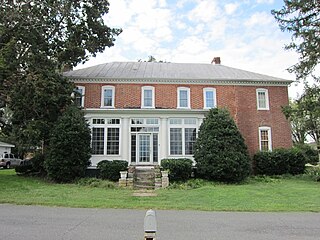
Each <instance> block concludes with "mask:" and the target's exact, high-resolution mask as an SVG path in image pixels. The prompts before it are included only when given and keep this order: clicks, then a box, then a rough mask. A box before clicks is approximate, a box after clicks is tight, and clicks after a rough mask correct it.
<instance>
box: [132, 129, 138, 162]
mask: <svg viewBox="0 0 320 240" xmlns="http://www.w3.org/2000/svg"><path fill="white" fill-rule="evenodd" d="M136 147H137V142H136V135H135V134H132V135H131V162H136V159H137V157H136V153H137V152H136Z"/></svg>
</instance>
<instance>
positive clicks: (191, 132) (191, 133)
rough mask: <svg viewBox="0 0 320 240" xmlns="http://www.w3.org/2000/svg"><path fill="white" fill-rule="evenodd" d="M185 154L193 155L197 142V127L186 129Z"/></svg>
mask: <svg viewBox="0 0 320 240" xmlns="http://www.w3.org/2000/svg"><path fill="white" fill-rule="evenodd" d="M184 135H185V154H186V155H192V154H193V150H194V144H195V142H196V137H197V133H196V128H186V129H185V134H184Z"/></svg>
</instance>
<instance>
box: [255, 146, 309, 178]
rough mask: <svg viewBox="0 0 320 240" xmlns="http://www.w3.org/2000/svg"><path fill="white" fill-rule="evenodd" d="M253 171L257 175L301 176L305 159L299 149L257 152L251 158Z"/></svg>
mask: <svg viewBox="0 0 320 240" xmlns="http://www.w3.org/2000/svg"><path fill="white" fill-rule="evenodd" d="M253 161H254V171H255V174H258V175H268V176H272V175H282V174H292V175H296V174H302V173H303V172H304V169H305V158H304V156H303V153H302V152H301V150H299V149H295V148H292V149H276V150H274V151H273V152H258V153H256V154H255V155H254V157H253Z"/></svg>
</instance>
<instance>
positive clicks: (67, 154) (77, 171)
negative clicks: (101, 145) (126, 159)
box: [44, 106, 91, 182]
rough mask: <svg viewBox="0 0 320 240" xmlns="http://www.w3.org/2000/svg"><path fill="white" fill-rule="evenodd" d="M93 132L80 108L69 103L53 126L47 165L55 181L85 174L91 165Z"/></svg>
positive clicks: (69, 179) (72, 178)
mask: <svg viewBox="0 0 320 240" xmlns="http://www.w3.org/2000/svg"><path fill="white" fill-rule="evenodd" d="M90 142H91V135H90V129H89V127H88V123H87V122H86V120H85V119H84V117H83V113H82V112H81V110H79V109H78V108H76V107H75V106H69V107H68V108H67V110H66V111H65V112H64V113H63V115H62V116H61V117H60V118H59V119H58V121H57V123H56V125H55V126H54V128H53V130H52V135H51V138H50V143H49V150H48V155H47V156H46V159H45V162H44V163H45V164H44V166H45V168H46V170H47V173H48V177H49V178H50V179H52V180H54V181H56V182H72V181H73V180H75V179H77V178H81V177H84V175H85V170H86V168H87V167H88V166H89V165H90V160H89V159H90V157H91V155H90V152H91V148H90Z"/></svg>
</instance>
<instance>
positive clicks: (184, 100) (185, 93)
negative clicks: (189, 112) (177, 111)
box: [178, 87, 190, 108]
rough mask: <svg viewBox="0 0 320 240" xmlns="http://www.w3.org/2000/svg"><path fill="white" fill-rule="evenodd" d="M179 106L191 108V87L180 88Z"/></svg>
mask: <svg viewBox="0 0 320 240" xmlns="http://www.w3.org/2000/svg"><path fill="white" fill-rule="evenodd" d="M178 108H190V89H189V88H186V87H179V88H178Z"/></svg>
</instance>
